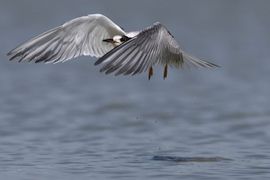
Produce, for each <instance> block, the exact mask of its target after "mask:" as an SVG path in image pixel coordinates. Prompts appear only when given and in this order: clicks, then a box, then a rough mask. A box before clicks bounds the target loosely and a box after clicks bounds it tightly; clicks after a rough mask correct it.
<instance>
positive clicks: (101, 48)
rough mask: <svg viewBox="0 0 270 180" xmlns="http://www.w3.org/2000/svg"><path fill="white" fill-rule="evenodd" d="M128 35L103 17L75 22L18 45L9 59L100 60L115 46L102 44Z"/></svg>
mask: <svg viewBox="0 0 270 180" xmlns="http://www.w3.org/2000/svg"><path fill="white" fill-rule="evenodd" d="M115 35H125V32H124V31H123V30H122V29H121V28H120V27H119V26H117V25H116V24H115V23H114V22H112V21H111V20H110V19H109V18H107V17H105V16H103V15H101V14H92V15H88V16H83V17H79V18H76V19H73V20H71V21H69V22H67V23H65V24H63V25H62V26H59V27H57V28H54V29H52V30H49V31H47V32H45V33H43V34H41V35H39V36H37V37H35V38H33V39H31V40H29V41H27V42H26V43H23V44H22V45H20V46H18V47H17V48H15V49H14V50H12V51H10V52H9V53H8V56H10V60H13V59H15V58H17V59H18V60H19V62H21V61H34V62H47V63H51V62H52V63H57V62H63V61H67V60H69V59H72V58H75V57H78V56H81V55H85V56H95V57H101V56H103V55H104V54H106V53H107V52H109V51H110V50H112V49H113V48H114V46H113V45H112V44H110V43H106V42H103V40H104V39H108V38H112V37H113V36H115Z"/></svg>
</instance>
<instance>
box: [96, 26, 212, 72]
mask: <svg viewBox="0 0 270 180" xmlns="http://www.w3.org/2000/svg"><path fill="white" fill-rule="evenodd" d="M183 63H190V64H193V65H195V66H198V67H208V68H210V67H215V66H216V65H215V64H212V63H209V62H206V61H202V60H200V59H197V58H194V57H192V56H190V55H188V54H187V53H185V52H184V51H182V50H181V49H180V47H179V45H178V43H177V42H176V41H175V39H174V38H173V36H172V35H171V34H170V32H169V31H168V30H167V29H166V28H165V27H164V26H163V25H162V24H160V23H155V24H154V25H153V26H152V27H149V28H147V29H146V30H144V31H142V32H141V33H139V34H138V35H137V36H136V37H134V38H133V39H131V40H129V41H127V42H125V43H123V44H121V45H119V46H118V47H116V48H114V49H113V50H111V51H110V52H108V53H107V54H105V55H104V56H103V57H101V58H100V59H98V60H97V61H96V63H95V65H98V64H104V66H103V67H102V68H101V70H100V71H101V72H105V73H106V74H109V73H113V72H116V73H115V75H120V74H124V75H129V74H132V75H135V74H137V73H142V72H144V71H146V70H147V69H149V68H150V67H151V66H153V65H155V64H162V65H166V64H168V65H174V66H176V67H180V66H181V65H182V64H183Z"/></svg>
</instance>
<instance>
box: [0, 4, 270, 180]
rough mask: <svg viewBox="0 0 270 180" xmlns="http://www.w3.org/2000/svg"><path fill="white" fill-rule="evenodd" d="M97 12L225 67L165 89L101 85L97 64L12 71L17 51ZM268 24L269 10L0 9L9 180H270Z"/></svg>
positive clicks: (183, 77) (4, 175)
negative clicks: (154, 30) (160, 28)
mask: <svg viewBox="0 0 270 180" xmlns="http://www.w3.org/2000/svg"><path fill="white" fill-rule="evenodd" d="M92 13H101V14H104V15H106V16H108V17H109V18H111V19H112V20H113V21H114V22H116V23H117V24H119V25H120V26H121V27H123V28H124V29H125V30H126V31H132V30H140V29H143V28H145V27H147V26H150V25H152V23H154V22H156V21H159V22H161V23H163V24H164V25H166V26H167V28H168V29H169V30H170V31H171V33H172V34H173V35H174V36H175V38H176V39H177V41H178V42H179V43H180V44H181V46H182V47H183V48H184V49H185V50H186V51H187V52H189V53H192V54H193V55H195V56H197V57H199V58H202V59H207V60H209V61H211V62H213V63H216V64H219V65H220V66H221V68H219V69H215V70H207V69H196V68H194V69H185V70H181V71H180V70H175V69H174V70H171V69H170V71H169V78H168V79H167V80H166V81H164V80H163V79H162V72H161V69H159V70H157V72H156V74H155V75H154V77H153V79H152V80H151V81H148V80H147V74H142V75H138V76H134V77H114V76H106V75H104V74H101V73H99V67H95V66H94V65H93V64H94V62H95V59H94V58H91V57H80V58H77V59H75V60H73V61H69V62H67V63H64V64H62V63H61V64H56V65H44V64H27V63H16V62H9V61H8V57H6V53H7V52H8V51H9V50H11V49H12V48H14V47H16V46H17V45H18V44H20V43H22V42H24V41H26V40H28V39H29V38H32V37H33V36H35V35H38V34H40V33H42V32H44V31H46V30H48V29H50V28H53V27H56V26H59V25H61V24H63V23H64V22H66V21H68V20H71V19H73V18H76V17H79V16H83V15H87V14H92ZM269 17H270V1H268V0H257V1H254V0H200V1H199V0H169V1H163V0H147V1H144V0H136V1H126V0H114V1H105V0H76V1H72V0H65V1H54V0H47V1H40V0H24V1H15V0H9V1H7V0H0V32H1V33H0V39H1V43H0V47H1V48H0V57H1V58H0V60H1V61H0V177H1V179H37V178H38V179H39V180H43V179H44V180H47V179H75V178H76V179H89V178H90V179H146V178H147V179H179V178H186V179H207V180H209V179H215V180H216V179H228V177H231V178H232V179H238V178H239V179H240V178H243V179H249V178H250V179H269V177H270V97H269V95H270V94H269V92H270V83H269V72H270V63H269V49H270V33H269V32H270V21H269ZM154 156H161V157H162V156H170V157H203V158H215V157H220V158H221V159H222V158H228V159H231V161H225V160H224V161H223V160H220V161H216V162H204V163H202V162H196V161H195V162H185V163H183V162H175V161H173V160H168V161H166V159H164V161H155V160H153V159H152V158H153V157H154ZM195 159H196V158H195Z"/></svg>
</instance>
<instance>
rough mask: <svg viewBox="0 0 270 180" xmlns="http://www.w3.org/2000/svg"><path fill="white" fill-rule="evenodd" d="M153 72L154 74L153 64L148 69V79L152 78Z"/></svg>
mask: <svg viewBox="0 0 270 180" xmlns="http://www.w3.org/2000/svg"><path fill="white" fill-rule="evenodd" d="M153 74H154V70H153V68H152V66H151V67H150V68H149V70H148V79H149V80H150V79H151V77H152V76H153Z"/></svg>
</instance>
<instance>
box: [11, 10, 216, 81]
mask: <svg viewBox="0 0 270 180" xmlns="http://www.w3.org/2000/svg"><path fill="white" fill-rule="evenodd" d="M7 55H8V56H9V57H10V60H13V59H17V60H18V61H19V62H23V61H28V62H35V63H40V62H44V63H59V62H65V61H67V60H70V59H73V58H76V57H79V56H92V57H96V58H98V60H97V61H96V62H95V65H99V64H101V65H102V67H101V69H100V72H105V73H106V74H110V73H114V74H115V75H135V74H139V73H143V72H146V71H148V78H149V80H150V79H151V77H152V75H153V73H154V70H153V67H154V65H156V64H159V65H162V66H163V67H164V71H163V78H164V79H166V78H167V76H168V66H170V67H176V68H180V67H182V66H183V64H192V65H195V66H197V67H205V68H214V67H218V65H216V64H213V63H210V62H207V61H204V60H201V59H198V58H196V57H193V56H191V55H189V54H188V53H186V52H185V51H183V49H181V48H180V46H179V44H178V43H177V42H176V40H175V38H174V36H173V35H172V34H171V33H170V32H169V30H168V29H167V28H166V27H165V26H164V25H162V24H161V23H159V22H156V23H154V24H153V25H152V26H150V27H147V28H146V29H144V30H142V31H137V32H125V31H124V30H123V29H122V28H121V27H120V26H118V25H117V24H115V23H114V22H113V21H112V20H110V19H109V18H108V17H106V16H104V15H102V14H90V15H88V16H83V17H79V18H76V19H73V20H71V21H68V22H66V23H65V24H63V25H62V26H59V27H56V28H53V29H51V30H49V31H47V32H45V33H43V34H41V35H38V36H36V37H34V38H32V39H30V40H29V41H27V42H25V43H23V44H21V45H19V46H18V47H17V48H15V49H13V50H11V51H10V52H9V53H8V54H7Z"/></svg>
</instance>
